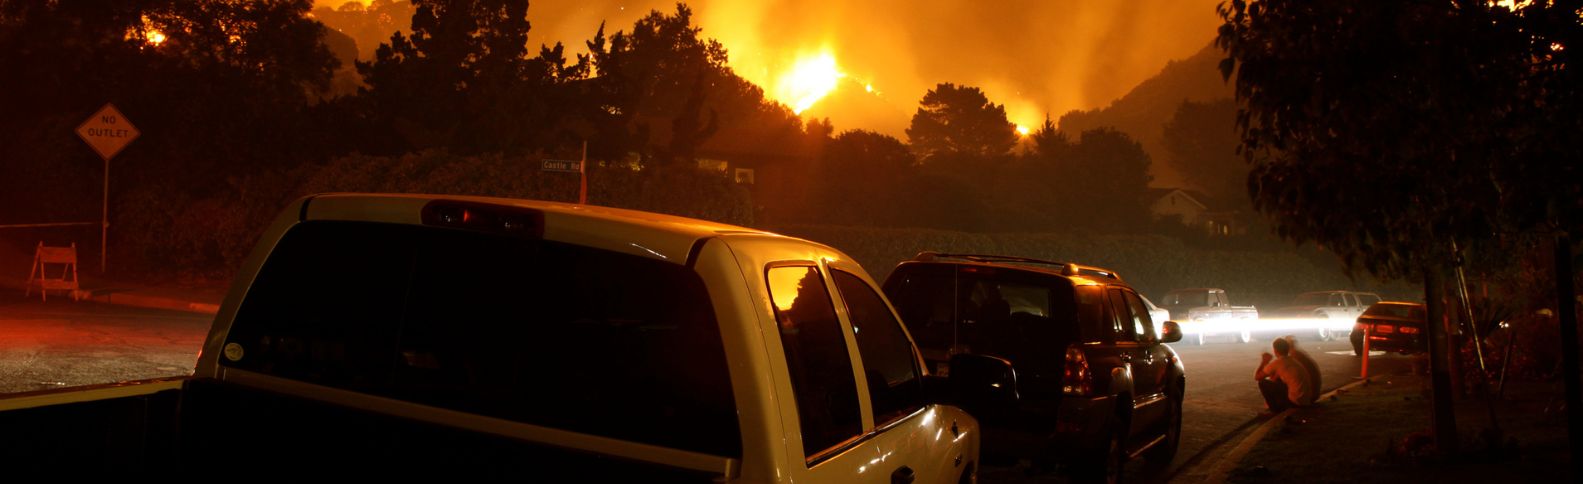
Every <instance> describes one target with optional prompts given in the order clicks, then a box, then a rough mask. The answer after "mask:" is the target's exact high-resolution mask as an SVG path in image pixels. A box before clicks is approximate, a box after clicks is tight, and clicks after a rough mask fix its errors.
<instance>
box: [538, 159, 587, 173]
mask: <svg viewBox="0 0 1583 484" xmlns="http://www.w3.org/2000/svg"><path fill="white" fill-rule="evenodd" d="M582 168H583V162H581V161H578V160H544V165H543V167H542V168H541V169H542V170H544V171H559V172H565V173H577V172H581V171H583V170H582Z"/></svg>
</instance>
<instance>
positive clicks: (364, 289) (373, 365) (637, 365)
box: [225, 222, 742, 457]
mask: <svg viewBox="0 0 1583 484" xmlns="http://www.w3.org/2000/svg"><path fill="white" fill-rule="evenodd" d="M227 342H228V343H238V344H240V345H242V346H243V348H244V350H245V351H244V353H243V357H242V359H241V360H239V361H235V362H231V361H226V362H225V364H226V365H228V366H231V367H236V368H241V369H246V370H251V371H257V372H261V373H267V374H271V375H276V376H280V377H285V378H290V379H294V380H300V381H306V382H311V383H316V384H320V385H325V386H330V387H335V388H341V389H346V390H352V391H357V392H363V393H368V394H373V395H379V396H384V397H391V398H396V399H401V400H406V401H411V402H416V403H421V404H426V405H432V406H436V407H442V408H447V409H453V410H459V411H465V412H472V413H476V414H481V415H488V416H492V417H499V418H504V419H510V420H515V421H519V422H525V423H529V424H535V425H543V426H548V427H554V428H560V429H565V430H571V431H575V432H583V433H589V434H594V435H601V436H606V437H612V438H618V439H623V440H630V441H635V442H642V443H648V444H654V445H661V446H666V447H672V448H677V449H684V450H691V451H697V452H702V453H707V454H712V455H719V456H724V457H740V456H741V453H742V450H741V433H740V431H739V429H738V424H737V417H736V406H735V403H734V399H733V396H732V393H731V382H730V379H729V376H728V375H727V373H726V368H727V366H726V359H725V352H724V349H723V346H722V343H721V340H720V331H719V325H718V324H717V323H716V321H715V318H714V314H713V311H712V306H711V305H710V302H709V299H708V295H707V293H706V292H705V288H704V285H703V281H702V280H701V279H700V278H699V277H698V275H697V274H696V273H694V272H692V271H691V270H688V269H687V268H685V267H682V266H679V265H676V264H673V263H668V262H661V261H655V260H650V259H645V258H641V257H636V256H631V255H626V254H620V253H615V252H609V251H603V250H598V249H592V248H587V247H582V246H576V245H570V244H563V243H557V242H551V241H542V240H529V239H519V238H510V237H503V236H496V235H490V234H481V233H474V232H465V231H456V230H450V229H440V228H432V227H420V226H408V225H394V224H375V223H359V222H307V223H303V224H300V225H298V226H296V227H295V228H293V229H291V231H289V232H288V233H287V234H286V235H285V236H284V238H283V239H282V240H281V242H280V244H279V245H278V246H277V247H276V248H275V249H274V252H273V253H271V254H270V257H269V259H268V261H267V262H265V264H264V266H263V268H262V269H261V270H260V272H259V275H258V278H257V279H256V280H255V281H254V283H253V285H252V287H251V288H250V289H249V290H248V294H247V298H246V300H245V302H243V304H242V307H241V308H240V310H239V311H238V313H237V316H236V320H235V322H234V323H233V325H232V328H231V331H230V333H229V335H228V336H227Z"/></svg>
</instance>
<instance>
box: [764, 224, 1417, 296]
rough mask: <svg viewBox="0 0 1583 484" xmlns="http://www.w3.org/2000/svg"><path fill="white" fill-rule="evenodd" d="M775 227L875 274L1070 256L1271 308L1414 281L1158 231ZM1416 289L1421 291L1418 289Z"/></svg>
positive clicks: (1132, 279) (1144, 288) (1150, 285)
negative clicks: (1385, 279) (929, 263)
mask: <svg viewBox="0 0 1583 484" xmlns="http://www.w3.org/2000/svg"><path fill="white" fill-rule="evenodd" d="M773 229H774V230H777V231H779V232H781V233H784V234H787V235H791V236H795V237H801V238H806V239H809V240H814V241H818V242H821V243H824V244H826V245H829V246H831V247H835V248H838V249H840V250H841V251H843V252H845V253H846V254H847V255H850V256H852V257H853V258H855V259H857V261H858V263H860V264H862V265H863V267H864V268H866V269H868V271H869V274H871V275H873V276H874V277H875V278H876V279H879V280H884V278H885V277H886V276H887V275H889V274H890V271H891V269H892V268H894V267H895V266H896V264H898V263H900V262H902V261H904V260H907V259H911V258H913V257H914V256H916V255H917V254H918V253H919V252H921V251H926V250H927V251H935V252H955V253H969V254H996V255H1012V256H1022V257H1032V258H1038V259H1046V260H1055V261H1071V262H1078V263H1083V264H1090V265H1096V266H1101V267H1107V268H1110V269H1114V270H1115V271H1117V272H1119V273H1120V274H1121V276H1122V278H1124V279H1125V280H1127V281H1128V282H1129V283H1130V284H1132V285H1133V287H1135V288H1137V289H1138V290H1139V291H1141V292H1143V293H1144V294H1145V295H1146V296H1151V297H1156V298H1157V297H1159V296H1162V295H1163V294H1164V293H1165V292H1166V291H1169V290H1171V289H1177V288H1183V287H1219V288H1223V289H1225V290H1226V292H1227V293H1228V294H1230V295H1231V298H1232V302H1233V303H1234V304H1239V305H1248V304H1252V305H1256V306H1258V307H1259V308H1261V309H1273V308H1275V307H1279V306H1284V305H1287V304H1289V303H1290V301H1291V298H1292V296H1294V295H1295V294H1297V293H1299V292H1304V291H1314V290H1325V289H1342V288H1358V289H1363V290H1373V291H1377V292H1381V293H1382V294H1383V295H1386V296H1387V297H1398V298H1402V297H1409V296H1410V295H1411V294H1412V291H1413V288H1411V287H1408V286H1404V285H1390V286H1387V285H1383V284H1379V283H1374V282H1372V281H1352V280H1350V279H1348V278H1347V277H1346V276H1345V275H1343V274H1342V272H1341V270H1340V265H1339V264H1336V265H1333V266H1324V265H1319V264H1315V263H1314V262H1312V261H1311V260H1309V259H1308V258H1305V257H1302V256H1300V255H1298V254H1297V253H1295V252H1294V251H1291V250H1266V251H1261V250H1248V249H1241V250H1219V249H1213V248H1204V247H1193V246H1189V245H1187V244H1184V243H1183V242H1182V241H1181V240H1180V239H1177V238H1172V237H1165V236H1159V235H1106V234H1093V233H1085V232H1063V233H999V234H981V233H967V232H955V231H945V230H927V229H900V228H872V227H838V226H823V225H788V226H780V227H774V228H773ZM1419 293H1420V294H1421V291H1420V292H1419Z"/></svg>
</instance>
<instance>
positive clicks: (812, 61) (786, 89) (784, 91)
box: [776, 52, 846, 114]
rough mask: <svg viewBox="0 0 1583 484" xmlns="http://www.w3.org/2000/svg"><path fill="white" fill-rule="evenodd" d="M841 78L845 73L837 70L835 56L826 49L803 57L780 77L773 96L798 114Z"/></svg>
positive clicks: (830, 89) (834, 87)
mask: <svg viewBox="0 0 1583 484" xmlns="http://www.w3.org/2000/svg"><path fill="white" fill-rule="evenodd" d="M844 77H846V74H844V73H842V72H841V68H840V67H838V66H837V65H836V62H835V56H834V55H832V54H830V53H829V52H823V53H820V54H817V55H814V56H811V57H804V58H803V59H801V60H798V61H797V62H796V63H795V64H792V68H791V70H790V71H787V72H786V74H784V75H782V76H781V78H780V80H779V82H778V84H777V88H776V92H777V93H779V96H777V97H778V98H780V99H781V100H782V101H783V102H786V103H788V104H789V105H790V106H791V108H792V112H795V113H797V114H802V112H803V111H807V110H808V108H811V107H813V105H814V104H816V103H818V102H819V100H820V99H824V97H825V96H827V95H829V94H830V92H831V91H834V90H835V89H836V85H837V84H838V83H839V82H840V81H841V79H842V78H844Z"/></svg>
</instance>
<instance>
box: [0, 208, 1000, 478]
mask: <svg viewBox="0 0 1583 484" xmlns="http://www.w3.org/2000/svg"><path fill="white" fill-rule="evenodd" d="M1008 371H1009V370H1008ZM988 373H993V371H991V372H986V373H985V374H984V375H974V374H971V373H968V372H964V374H963V375H960V376H959V375H952V376H951V377H950V378H949V379H940V378H938V377H933V376H930V375H928V374H927V372H926V370H925V369H924V366H923V361H922V359H921V357H920V356H919V353H918V351H917V349H916V348H915V347H914V346H913V343H912V340H911V337H910V336H909V335H908V334H907V332H906V329H905V328H904V327H903V326H902V325H901V323H900V322H899V320H898V319H897V318H896V315H895V312H894V310H893V309H892V308H891V306H890V304H889V302H887V301H886V300H885V299H884V297H883V296H882V295H881V293H880V291H879V290H878V289H877V288H876V286H875V284H874V282H873V281H872V280H871V279H870V278H869V276H868V275H867V273H865V272H864V270H863V269H862V268H861V267H859V266H858V264H857V263H856V262H854V261H853V260H852V258H851V257H848V256H846V255H845V254H842V253H841V252H839V251H837V250H835V249H832V248H829V247H826V246H823V245H820V244H816V243H812V242H808V241H804V240H800V239H794V238H790V237H784V236H779V235H775V234H770V233H765V232H761V231H756V230H752V229H746V228H742V227H734V226H728V225H722V224H717V223H712V222H705V221H699V220H692V219H686V218H681V217H673V216H666V215H658V214H651V213H644V212H635V211H628V210H618V209H610V208H602V207H593V206H582V205H568V204H559V203H548V202H533V201H522V200H508V199H491V198H467V197H436V196H413V195H353V194H335V195H320V196H313V197H308V198H304V199H302V200H299V201H297V202H296V203H295V204H293V205H292V206H290V207H288V208H287V209H286V210H285V212H284V213H283V214H282V215H281V216H280V217H279V218H278V219H277V220H276V221H275V222H274V224H273V225H272V226H271V227H269V229H268V230H267V231H266V232H265V234H264V235H263V237H262V238H261V239H260V242H259V244H258V246H257V248H256V249H255V250H254V252H253V253H252V255H251V256H250V257H249V259H248V261H247V263H246V264H245V265H244V266H243V267H242V268H241V271H240V273H239V274H238V276H237V278H236V281H235V283H234V284H233V287H232V289H231V291H230V293H229V295H228V296H227V298H226V300H225V302H224V303H223V304H222V306H221V308H220V312H219V314H218V315H217V316H216V319H215V323H214V326H213V328H212V329H211V331H210V333H209V337H208V339H207V342H206V343H205V345H204V348H203V352H202V354H201V355H200V357H199V360H198V364H197V368H196V372H195V374H194V376H193V377H192V378H191V379H188V380H185V381H181V382H163V383H160V384H154V385H145V386H143V387H137V386H133V387H121V388H118V389H117V390H118V393H115V394H113V395H111V394H107V393H105V394H100V395H103V396H104V398H102V399H95V397H94V396H93V395H94V394H93V393H92V392H93V391H90V392H86V393H61V394H58V395H46V396H44V397H45V398H42V399H39V398H35V399H33V400H30V401H29V402H24V403H19V404H15V405H10V406H9V407H8V406H7V404H6V402H5V400H3V399H0V409H8V410H7V411H3V412H0V428H5V429H7V434H8V435H12V436H26V438H25V439H24V438H15V439H7V440H10V441H12V442H10V443H7V444H0V451H4V452H6V453H5V454H4V455H5V456H6V458H7V459H13V461H15V462H29V463H31V464H30V465H42V466H54V465H69V466H72V468H79V469H80V468H85V467H86V468H93V467H104V468H134V469H137V468H142V469H156V468H158V464H161V463H165V462H181V463H183V466H184V469H185V470H186V471H188V472H191V474H192V475H199V474H200V471H202V472H203V473H208V472H209V471H222V472H220V473H218V474H210V475H227V474H226V472H232V473H234V474H229V475H234V476H248V477H254V476H257V475H259V473H263V474H271V475H273V474H280V475H290V476H300V475H307V474H305V473H308V472H313V473H315V474H313V475H325V474H324V473H326V472H327V473H328V475H343V474H345V475H354V474H355V475H358V476H367V475H398V476H400V475H404V476H407V477H409V478H410V477H411V476H414V475H429V474H430V473H434V472H442V473H445V474H446V475H449V476H453V477H455V476H464V479H463V480H474V479H470V478H471V477H482V478H491V479H498V478H509V479H511V480H528V481H535V482H733V483H737V482H740V483H761V482H762V483H770V482H865V483H888V482H920V483H923V482H928V483H957V482H972V481H974V480H975V479H976V476H977V474H976V472H977V466H978V462H979V460H978V456H979V439H980V436H979V427H978V423H977V421H976V420H974V418H973V417H971V416H969V415H968V414H967V413H965V412H964V411H962V410H961V409H959V408H958V407H955V406H952V405H947V404H944V403H942V402H944V401H946V400H948V399H955V398H972V396H973V395H974V393H973V392H974V391H976V390H982V391H983V392H985V393H986V394H992V393H993V392H994V388H993V387H994V386H995V385H999V384H1001V382H1000V381H998V380H994V376H993V375H989V376H985V375H988ZM975 378H978V380H975ZM139 388H147V389H148V390H147V391H144V392H141V393H145V394H141V395H139V394H138V393H140V391H139ZM95 391H102V390H95ZM129 393H131V395H128V394H129ZM942 394H949V395H942ZM51 398H53V399H55V400H57V403H65V402H71V403H70V404H66V405H49V404H48V403H50V399H51ZM83 422H88V423H83ZM100 422H104V423H105V425H101V424H100ZM62 429H81V430H84V431H91V433H89V434H88V437H89V438H83V436H82V435H73V434H72V433H71V432H67V431H63V430H62Z"/></svg>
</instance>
